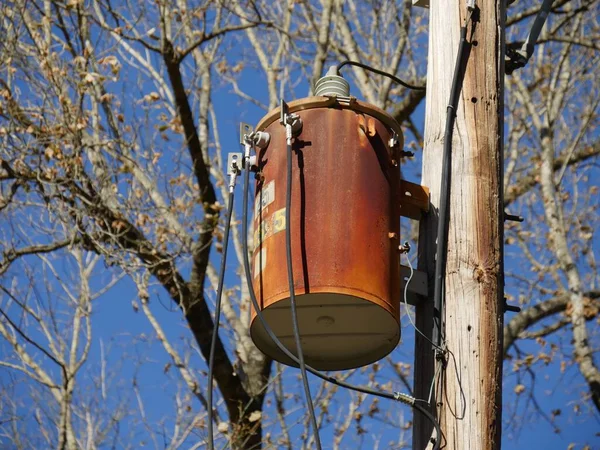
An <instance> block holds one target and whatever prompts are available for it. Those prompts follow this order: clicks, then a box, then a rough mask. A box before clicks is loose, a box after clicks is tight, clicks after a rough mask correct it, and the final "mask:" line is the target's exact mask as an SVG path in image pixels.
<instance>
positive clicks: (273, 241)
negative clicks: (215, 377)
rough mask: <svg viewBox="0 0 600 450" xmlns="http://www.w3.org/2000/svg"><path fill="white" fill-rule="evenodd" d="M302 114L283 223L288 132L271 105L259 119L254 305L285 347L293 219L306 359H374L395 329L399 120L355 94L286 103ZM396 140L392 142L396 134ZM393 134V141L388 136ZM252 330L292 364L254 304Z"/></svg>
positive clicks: (392, 341)
mask: <svg viewBox="0 0 600 450" xmlns="http://www.w3.org/2000/svg"><path fill="white" fill-rule="evenodd" d="M289 112H290V113H296V114H298V115H299V116H300V118H301V120H302V122H303V128H302V132H301V133H300V135H299V136H298V137H296V138H295V140H294V144H293V172H292V200H291V223H290V224H287V223H286V220H285V208H286V203H285V190H286V184H287V177H286V158H287V154H286V136H285V127H284V126H282V125H281V124H280V123H279V120H278V119H279V115H280V112H279V109H276V110H274V111H272V112H271V113H269V114H268V115H267V116H265V117H264V118H263V119H262V120H261V122H260V123H259V125H258V126H257V130H259V131H266V132H268V133H270V135H271V142H270V144H269V146H268V147H267V148H266V149H263V150H261V151H260V152H259V154H258V161H257V163H258V167H259V176H258V180H257V189H256V198H255V207H254V222H253V224H254V239H253V242H254V251H253V255H252V277H253V280H254V289H255V293H256V297H257V299H258V301H259V304H260V306H261V310H262V313H263V315H264V317H265V319H266V321H267V323H268V324H269V325H270V327H271V328H272V330H273V331H274V333H275V334H276V335H277V336H278V338H279V339H280V340H281V341H282V343H283V344H284V345H285V346H286V347H287V348H288V349H289V350H290V351H291V352H292V353H294V354H296V346H295V344H294V336H293V331H292V321H291V317H292V315H291V311H290V299H289V289H288V277H287V264H286V242H285V228H286V227H288V226H289V227H291V236H292V241H291V245H292V261H293V273H294V282H295V293H296V296H297V297H296V298H297V312H298V321H299V328H300V335H301V342H302V349H303V352H304V358H305V360H306V363H307V364H309V365H311V366H313V367H314V368H316V369H321V370H343V369H349V368H354V367H360V366H363V365H366V364H369V363H371V362H374V361H377V360H379V359H381V358H382V357H384V356H385V355H387V354H388V353H389V352H391V351H392V350H393V349H394V348H395V346H396V345H397V343H398V341H399V339H400V327H399V303H400V294H401V293H400V263H399V252H398V246H399V243H400V241H399V231H400V229H399V228H400V224H399V221H400V213H399V201H398V198H399V197H398V193H399V181H400V169H399V167H398V163H397V161H398V158H397V157H396V155H395V153H397V151H398V150H399V149H400V148H401V146H402V134H401V131H400V127H399V125H398V124H397V122H396V121H395V120H394V119H393V118H392V117H391V116H390V115H388V114H387V113H386V112H385V111H383V110H381V109H379V108H377V107H375V106H372V105H369V104H366V103H363V102H360V101H358V100H356V99H354V98H351V99H348V98H345V99H340V98H338V99H335V98H331V97H310V98H306V99H302V100H297V101H294V102H291V103H290V104H289ZM394 142H396V144H395V145H394V144H393V143H394ZM390 145H392V146H393V148H390ZM251 335H252V339H253V341H254V343H255V344H256V345H257V347H258V348H259V349H260V350H262V351H263V352H264V353H266V354H267V355H269V356H271V357H272V358H274V359H276V360H278V361H280V362H283V363H285V364H289V365H294V364H293V363H292V361H291V360H290V359H289V358H287V357H286V356H285V355H284V354H283V353H282V352H281V351H279V349H277V347H276V346H275V344H274V343H273V342H272V341H271V339H270V338H269V336H268V335H267V334H266V332H265V330H264V328H263V326H262V324H261V322H260V321H259V320H258V319H257V317H256V313H255V312H253V315H252V324H251Z"/></svg>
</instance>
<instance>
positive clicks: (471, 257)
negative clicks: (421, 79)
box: [413, 0, 505, 450]
mask: <svg viewBox="0 0 600 450" xmlns="http://www.w3.org/2000/svg"><path fill="white" fill-rule="evenodd" d="M430 5H431V6H430V34H429V55H428V57H429V59H428V62H429V65H428V69H427V99H426V102H427V103H426V120H425V147H424V156H423V182H422V183H423V184H424V185H426V186H428V187H429V188H430V189H431V203H432V206H433V208H432V210H433V213H431V214H430V217H428V218H426V219H424V220H426V222H425V223H424V224H422V227H421V230H422V233H423V236H422V239H421V243H420V247H421V249H420V256H422V257H425V258H426V259H427V260H426V261H421V262H420V265H421V267H422V268H423V269H425V268H427V270H428V272H429V274H430V279H431V280H433V272H432V269H433V266H434V252H435V245H434V242H435V232H434V231H433V230H435V229H436V226H435V222H436V220H437V214H436V211H437V207H438V205H439V196H440V191H439V187H440V179H441V170H442V166H441V164H442V151H443V144H444V142H443V138H444V127H445V121H446V107H447V105H448V102H449V98H450V88H451V83H452V76H453V72H454V67H455V64H456V55H457V51H458V46H459V39H460V27H461V26H462V25H463V24H464V22H465V18H466V16H467V14H468V13H467V8H466V5H465V4H464V2H462V1H461V2H456V3H454V2H453V3H452V4H449V3H447V2H441V1H438V0H432V1H431V3H430ZM477 7H478V8H477V9H476V11H475V12H474V13H473V20H472V21H471V22H470V23H469V25H468V28H467V29H468V33H467V41H468V42H469V44H468V51H467V53H469V56H468V62H467V63H466V69H465V71H464V79H463V80H464V81H463V85H462V90H461V93H460V101H459V104H458V108H457V110H456V122H455V127H454V135H453V145H452V168H451V193H450V214H449V218H450V224H449V233H448V259H447V266H446V276H445V301H444V302H443V304H444V307H443V308H442V315H441V317H442V321H443V323H442V342H446V344H447V348H448V349H449V350H450V351H451V352H452V354H453V355H454V356H452V354H447V355H446V357H445V361H446V363H447V364H446V367H445V369H442V370H441V371H440V373H441V379H438V380H437V381H436V383H435V384H436V387H435V399H437V401H436V400H435V399H434V400H433V401H434V402H435V404H437V414H438V417H439V420H440V424H441V427H442V433H443V438H442V445H443V446H444V448H446V449H461V450H462V449H482V450H489V449H499V448H500V434H501V429H502V427H501V408H502V404H501V392H502V391H501V389H502V378H501V377H502V322H503V304H504V302H503V264H502V260H503V254H502V241H503V238H502V237H503V217H502V216H503V200H502V188H501V186H502V161H503V158H502V139H503V91H504V61H503V59H504V58H503V55H504V18H505V15H504V12H505V8H504V4H503V2H500V1H496V0H478V2H477ZM432 294H433V289H430V297H429V300H428V302H430V303H431V302H432V301H433V298H432V297H433V295H432ZM432 310H433V308H428V307H427V306H421V307H420V308H419V310H418V311H417V314H418V318H417V319H418V323H419V324H420V325H421V326H424V327H426V326H427V324H429V327H428V328H425V330H427V331H428V332H429V331H430V327H431V322H432V321H431V313H432ZM430 347H431V346H428V345H426V343H425V342H424V340H423V339H417V342H416V352H415V359H416V361H415V363H416V364H415V380H416V381H415V395H416V396H417V398H425V399H427V397H428V395H429V388H430V385H431V382H432V381H431V377H432V375H433V372H435V371H434V370H432V369H433V364H432V362H431V361H432V352H431V351H430ZM454 358H455V360H456V361H454ZM430 430H431V427H430V426H429V425H427V424H426V422H425V421H424V420H423V418H422V417H420V416H419V415H418V414H417V415H416V416H415V428H414V439H413V448H417V449H421V448H425V446H426V445H427V441H428V439H429V437H431V431H430Z"/></svg>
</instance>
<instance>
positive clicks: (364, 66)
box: [336, 60, 426, 91]
mask: <svg viewBox="0 0 600 450" xmlns="http://www.w3.org/2000/svg"><path fill="white" fill-rule="evenodd" d="M344 66H356V67H360V68H361V69H365V70H368V71H369V72H373V73H376V74H377V75H383V76H384V77H388V78H390V79H392V80H394V81H395V82H396V83H398V84H399V85H401V86H404V87H405V88H408V89H412V90H414V91H424V90H425V89H426V88H425V86H414V85H412V84H408V83H407V82H406V81H403V80H401V79H400V78H398V77H397V76H395V75H392V74H391V73H388V72H384V71H383V70H379V69H375V68H374V67H371V66H368V65H367V64H363V63H359V62H358V61H350V60H347V61H342V62H341V63H339V64H338V65H337V67H336V69H337V73H340V69H341V68H342V67H344Z"/></svg>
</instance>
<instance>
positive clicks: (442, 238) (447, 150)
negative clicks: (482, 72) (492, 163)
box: [433, 25, 467, 347]
mask: <svg viewBox="0 0 600 450" xmlns="http://www.w3.org/2000/svg"><path fill="white" fill-rule="evenodd" d="M466 41H467V27H466V25H465V26H463V27H461V29H460V44H459V46H458V53H457V55H456V64H455V66H454V76H453V77H452V87H451V89H450V100H449V102H448V107H447V108H446V130H445V132H444V154H443V156H442V180H441V186H440V206H439V209H438V211H439V213H438V223H437V237H436V240H437V246H436V259H435V278H434V288H433V308H434V312H435V314H434V321H436V327H435V328H434V339H433V341H434V343H435V345H436V346H438V347H439V346H440V345H441V343H442V333H441V330H442V295H443V288H444V277H445V273H446V257H447V252H448V227H449V220H450V218H449V213H450V211H449V206H448V205H449V202H450V183H451V179H450V169H451V167H452V134H453V131H454V120H455V119H456V108H457V107H458V100H459V94H460V90H461V72H462V70H463V60H464V55H465V49H466V48H467V47H466V45H465V44H466Z"/></svg>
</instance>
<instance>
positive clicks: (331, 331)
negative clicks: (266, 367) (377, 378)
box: [250, 292, 400, 370]
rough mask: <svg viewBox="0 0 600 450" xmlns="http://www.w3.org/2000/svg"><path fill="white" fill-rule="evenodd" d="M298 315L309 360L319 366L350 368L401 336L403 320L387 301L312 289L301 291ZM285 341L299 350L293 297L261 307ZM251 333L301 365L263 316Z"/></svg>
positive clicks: (263, 346) (272, 352) (280, 357)
mask: <svg viewBox="0 0 600 450" xmlns="http://www.w3.org/2000/svg"><path fill="white" fill-rule="evenodd" d="M296 302H297V315H298V326H299V329H300V341H301V344H302V353H303V354H304V360H305V362H306V364H308V365H309V366H311V367H313V368H315V369H317V370H347V369H353V368H357V367H362V366H365V365H367V364H371V363H373V362H376V361H379V360H380V359H381V358H383V357H385V356H386V355H387V354H389V353H390V352H391V351H393V350H394V348H396V345H397V344H398V341H399V340H400V327H399V324H398V321H397V320H396V318H395V317H394V316H393V314H392V313H391V312H389V311H388V310H387V309H386V308H384V307H383V306H382V305H379V304H377V303H374V302H372V301H370V300H366V299H364V298H360V297H357V296H353V295H347V294H340V293H336V292H331V293H311V294H303V295H298V296H297V297H296ZM262 314H263V317H264V318H265V320H266V321H267V323H268V324H269V326H270V327H271V329H272V330H273V332H274V333H275V335H276V336H277V337H278V338H279V340H280V341H281V343H282V344H283V345H285V347H286V348H287V349H288V350H289V351H290V352H291V353H293V354H294V355H297V352H296V344H295V340H294V333H293V331H292V330H293V328H292V319H291V318H292V315H291V314H292V312H291V310H290V300H289V297H287V298H284V299H281V300H279V301H277V302H275V303H273V304H271V305H269V306H268V307H266V308H265V309H263V310H262ZM250 334H251V337H252V340H253V341H254V343H255V344H256V346H257V347H258V348H259V349H260V350H261V351H262V352H263V353H265V354H267V355H269V356H270V357H271V358H273V359H275V360H277V361H279V362H281V363H283V364H287V365H289V366H293V367H298V365H297V364H295V363H294V362H293V361H292V360H291V359H290V358H288V357H287V356H286V355H285V354H284V353H283V352H282V351H281V350H279V348H277V346H276V345H275V344H274V343H273V342H272V340H271V338H270V337H269V336H268V334H267V333H266V331H265V329H264V327H263V326H262V323H261V322H260V320H259V319H258V317H256V316H255V317H254V318H253V320H252V324H251V327H250Z"/></svg>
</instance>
